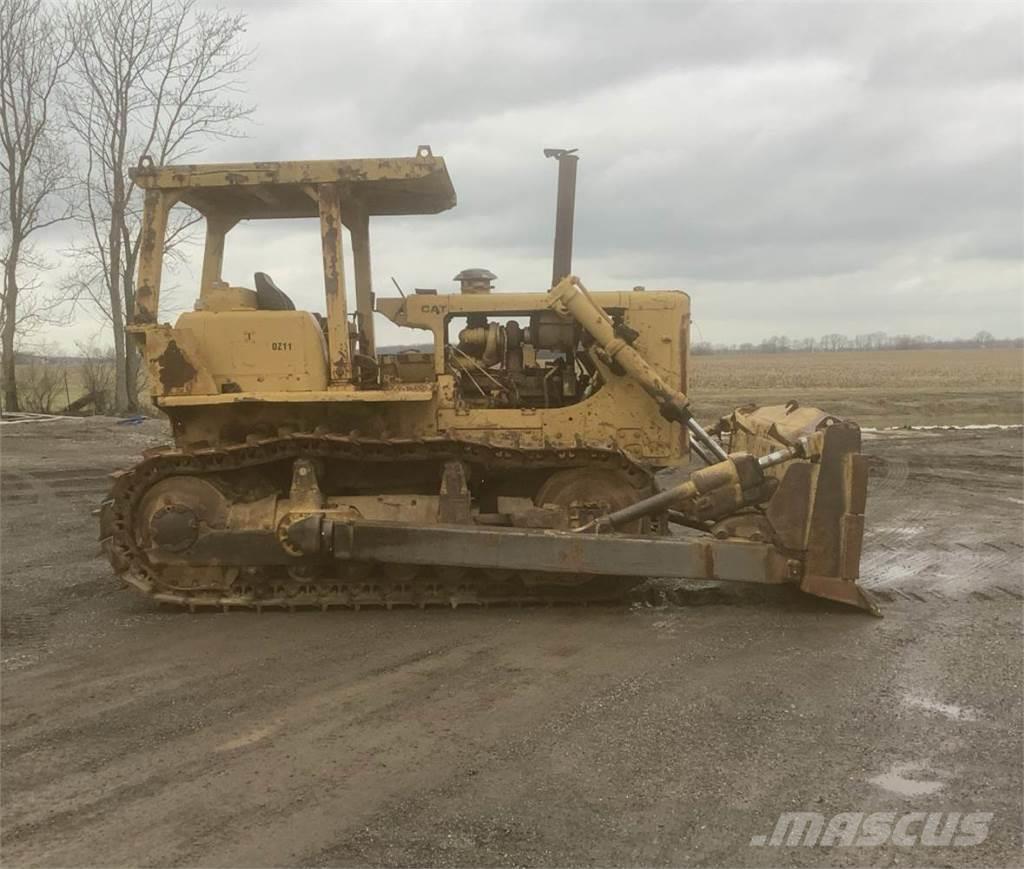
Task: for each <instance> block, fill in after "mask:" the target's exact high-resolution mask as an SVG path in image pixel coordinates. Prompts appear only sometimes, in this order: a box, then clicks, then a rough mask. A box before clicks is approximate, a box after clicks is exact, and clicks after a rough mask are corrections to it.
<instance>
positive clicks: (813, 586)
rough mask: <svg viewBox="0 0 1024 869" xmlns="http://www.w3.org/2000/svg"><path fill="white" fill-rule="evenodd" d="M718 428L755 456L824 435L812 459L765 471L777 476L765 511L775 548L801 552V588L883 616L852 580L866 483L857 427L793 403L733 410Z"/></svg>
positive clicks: (734, 445)
mask: <svg viewBox="0 0 1024 869" xmlns="http://www.w3.org/2000/svg"><path fill="white" fill-rule="evenodd" d="M721 427H722V428H724V429H725V430H727V431H729V432H730V433H731V437H730V449H731V450H744V451H747V452H750V453H752V454H754V455H765V454H767V453H769V452H771V451H772V450H777V449H778V448H779V446H780V445H790V444H793V443H796V442H797V440H798V439H799V438H800V437H803V436H806V435H808V434H810V433H813V432H822V433H823V435H824V437H823V444H822V449H821V455H820V458H819V459H818V461H816V462H792V463H789V464H787V465H784V466H781V467H779V468H777V469H771V470H769V471H768V473H774V474H775V475H777V476H778V477H779V478H780V480H779V488H778V490H777V491H776V492H775V494H774V495H773V496H772V498H771V500H770V501H769V502H768V504H767V506H766V508H765V516H766V518H767V519H768V522H769V523H770V525H771V527H772V530H773V531H774V533H775V536H776V539H777V542H778V543H779V545H780V546H781V547H782V548H784V549H785V550H787V551H795V552H799V554H800V560H801V562H802V570H801V579H800V588H801V590H802V591H805V592H807V593H808V594H813V595H816V596H817V597H824V598H828V599H829V600H834V601H839V602H840V603H844V604H849V605H850V606H855V607H859V608H861V609H864V610H867V611H868V612H870V613H871V614H872V615H881V612H880V611H879V609H878V606H877V605H876V604H875V602H874V601H873V600H872V599H871V596H870V594H869V593H868V592H867V591H865V590H864V589H863V588H861V587H860V586H859V585H858V583H857V580H858V579H859V577H860V557H861V548H862V545H863V540H864V508H865V503H866V500H867V488H868V474H867V462H866V461H865V459H864V456H862V455H861V452H860V446H861V438H860V428H858V427H857V426H856V425H855V424H853V423H850V422H846V421H844V420H841V419H839V418H837V417H833V416H830V415H828V414H826V413H824V412H823V411H820V410H818V409H817V408H810V407H808V408H801V407H798V406H797V405H796V403H795V402H791V403H790V404H787V405H784V406H779V407H764V408H755V409H750V410H737V411H736V412H735V413H733V414H732V415H730V416H729V417H727V418H726V419H725V420H723V423H722V426H721Z"/></svg>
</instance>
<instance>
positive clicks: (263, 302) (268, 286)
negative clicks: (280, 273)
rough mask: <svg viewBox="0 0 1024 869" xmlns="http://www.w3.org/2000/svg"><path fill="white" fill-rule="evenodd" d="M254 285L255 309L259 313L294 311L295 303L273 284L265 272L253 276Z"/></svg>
mask: <svg viewBox="0 0 1024 869" xmlns="http://www.w3.org/2000/svg"><path fill="white" fill-rule="evenodd" d="M253 280H254V282H255V284H256V307H257V308H258V309H259V310H261V311H294V310H295V302H293V301H292V300H291V299H290V298H288V294H287V293H286V292H285V291H284V290H282V289H281V288H280V287H278V285H277V284H275V283H274V280H273V278H271V277H270V275H268V274H267V273H266V272H256V274H255V275H253Z"/></svg>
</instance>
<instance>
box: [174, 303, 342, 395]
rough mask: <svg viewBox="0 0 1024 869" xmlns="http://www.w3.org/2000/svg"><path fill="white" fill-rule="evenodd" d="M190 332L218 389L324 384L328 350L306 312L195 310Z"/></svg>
mask: <svg viewBox="0 0 1024 869" xmlns="http://www.w3.org/2000/svg"><path fill="white" fill-rule="evenodd" d="M175 331H182V332H189V333H191V335H192V338H193V344H194V346H195V347H196V348H197V349H198V351H199V353H200V356H201V359H202V361H203V363H205V365H206V366H207V370H208V372H209V374H210V375H212V377H213V379H214V380H215V381H216V382H217V384H218V386H219V389H220V391H225V392H268V391H286V392H291V391H307V390H320V389H326V387H327V348H326V344H325V342H324V336H323V332H322V331H321V330H320V327H319V326H318V325H317V322H316V319H315V318H314V317H313V315H312V314H309V313H307V312H306V311H218V312H210V311H195V312H189V313H185V314H182V315H181V316H180V317H179V318H178V322H177V324H176V325H175Z"/></svg>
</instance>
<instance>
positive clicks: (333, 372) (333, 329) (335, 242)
mask: <svg viewBox="0 0 1024 869" xmlns="http://www.w3.org/2000/svg"><path fill="white" fill-rule="evenodd" d="M341 195H342V190H341V188H340V187H339V186H338V185H328V184H325V185H323V186H321V187H320V240H321V242H322V246H323V259H324V289H325V290H326V292H327V348H328V369H329V372H330V378H331V383H345V382H347V381H349V380H351V377H352V356H351V348H350V346H349V335H348V303H347V300H346V299H345V261H344V251H343V245H342V236H341Z"/></svg>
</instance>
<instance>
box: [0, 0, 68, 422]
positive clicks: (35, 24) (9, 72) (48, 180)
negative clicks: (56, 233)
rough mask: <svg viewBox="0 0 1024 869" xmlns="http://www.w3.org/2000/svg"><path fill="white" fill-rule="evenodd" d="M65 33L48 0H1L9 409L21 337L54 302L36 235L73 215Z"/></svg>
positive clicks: (2, 255)
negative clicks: (45, 286) (45, 296)
mask: <svg viewBox="0 0 1024 869" xmlns="http://www.w3.org/2000/svg"><path fill="white" fill-rule="evenodd" d="M65 33H66V31H64V30H63V28H61V27H60V26H59V25H58V22H56V21H55V20H54V18H53V16H52V15H51V14H50V12H49V10H48V9H47V7H46V6H45V5H44V4H43V2H42V0H0V170H2V180H0V184H2V189H3V194H4V197H3V198H4V208H3V210H2V216H0V224H2V226H3V229H4V234H5V236H6V238H5V240H4V244H3V249H2V250H0V260H2V264H3V268H4V282H3V298H2V305H0V348H2V356H3V365H2V376H3V391H4V404H5V405H6V407H7V409H8V410H18V405H19V402H18V384H17V379H16V371H15V364H14V360H15V344H16V342H17V340H18V339H19V337H24V333H25V332H26V331H27V330H28V329H30V328H31V327H32V326H34V325H38V324H39V323H40V322H41V321H42V320H43V319H45V317H46V314H47V313H48V312H49V311H50V310H51V306H49V305H48V304H47V303H45V302H44V301H43V300H41V299H40V298H39V297H38V295H37V294H36V293H35V291H36V290H38V288H39V280H38V274H39V272H40V271H42V270H43V269H45V268H46V267H47V266H48V264H47V263H46V261H45V260H44V259H43V258H42V257H41V256H40V255H39V254H38V253H37V252H36V251H35V250H34V249H33V239H32V237H33V236H34V235H35V234H36V233H38V232H39V231H41V230H44V229H46V228H47V227H49V226H52V225H53V224H55V223H59V222H60V221H63V220H67V219H69V218H70V217H71V208H70V204H69V202H68V199H67V194H68V193H69V192H70V189H71V183H70V180H71V179H70V172H69V161H68V154H67V150H66V148H65V147H64V143H63V129H62V125H61V120H60V116H59V115H58V113H57V111H56V109H57V108H58V107H57V105H56V103H57V89H58V86H59V84H60V82H61V79H62V76H63V74H64V71H65V68H66V66H67V64H68V61H69V59H70V56H71V50H70V43H69V41H68V40H67V38H66V37H65ZM24 272H29V273H30V274H31V275H32V276H31V277H25V276H23V273H24Z"/></svg>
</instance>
